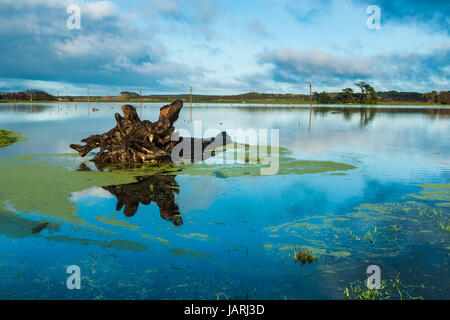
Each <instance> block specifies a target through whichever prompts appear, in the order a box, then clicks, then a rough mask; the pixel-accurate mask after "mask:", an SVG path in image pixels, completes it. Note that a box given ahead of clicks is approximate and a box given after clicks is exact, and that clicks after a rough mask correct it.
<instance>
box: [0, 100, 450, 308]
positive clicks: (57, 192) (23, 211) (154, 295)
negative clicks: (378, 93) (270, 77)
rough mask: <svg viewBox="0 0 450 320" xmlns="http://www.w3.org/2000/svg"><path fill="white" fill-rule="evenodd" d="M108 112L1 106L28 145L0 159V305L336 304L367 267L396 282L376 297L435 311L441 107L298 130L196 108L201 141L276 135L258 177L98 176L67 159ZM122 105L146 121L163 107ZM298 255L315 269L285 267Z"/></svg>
mask: <svg viewBox="0 0 450 320" xmlns="http://www.w3.org/2000/svg"><path fill="white" fill-rule="evenodd" d="M120 105H121V104H115V103H97V104H94V103H91V104H90V106H89V107H88V105H87V104H85V103H77V104H75V103H70V104H34V105H31V104H22V105H20V104H0V128H1V129H6V130H11V131H17V132H22V133H23V135H24V137H26V138H28V140H27V141H25V142H21V143H16V144H13V145H10V146H8V147H5V148H0V299H214V300H215V299H221V300H222V299H345V298H346V294H345V293H344V292H345V291H346V289H349V288H353V287H354V286H355V285H357V284H360V285H362V286H364V282H365V279H366V278H367V274H366V270H367V267H368V266H370V265H377V266H379V267H380V270H381V280H382V281H384V282H386V284H388V285H390V284H392V281H394V280H399V281H400V282H401V286H400V287H399V290H395V292H393V293H392V295H391V296H390V297H389V298H393V299H399V298H403V299H405V298H418V297H422V298H424V299H448V298H449V296H450V279H449V273H448V268H449V254H450V217H449V214H450V109H449V108H435V109H429V110H423V109H420V108H405V107H398V108H397V107H393V108H396V109H395V112H394V110H389V109H390V108H386V107H383V108H381V107H380V108H364V107H355V106H352V107H351V108H341V107H334V108H325V107H324V108H315V109H314V111H313V112H312V114H311V121H310V110H309V109H300V108H286V107H282V106H275V107H270V108H265V107H261V106H260V107H251V106H236V105H233V106H218V105H214V106H211V105H210V106H197V105H196V106H195V107H194V109H193V112H192V117H193V120H194V122H193V123H197V127H198V124H201V126H202V132H204V131H206V130H208V129H218V130H220V131H225V130H228V129H239V128H242V129H244V130H247V129H249V128H254V129H255V130H259V129H266V130H267V131H268V132H269V134H268V136H269V137H270V130H271V129H278V130H279V131H278V132H279V145H280V149H282V150H284V151H283V152H280V157H281V159H280V169H279V171H278V173H277V174H274V175H260V174H258V172H259V171H258V170H254V168H251V167H247V164H245V163H244V164H216V163H214V162H211V163H207V164H192V165H186V166H183V167H182V168H177V169H176V170H169V171H167V170H166V167H164V169H163V168H162V167H161V168H158V167H157V166H156V167H155V166H145V167H141V168H115V169H111V168H106V169H105V168H97V167H96V166H95V165H94V164H93V163H92V162H91V161H89V159H90V158H92V154H91V155H88V156H87V157H86V158H80V157H79V156H78V155H77V154H75V153H74V152H73V150H71V149H70V148H69V144H71V143H80V140H81V139H83V138H86V137H87V136H89V135H91V134H99V133H103V132H106V131H108V130H109V129H111V128H113V127H114V126H115V120H114V113H116V112H121V111H120ZM135 106H136V107H137V111H138V113H140V114H141V118H142V119H148V120H150V121H154V120H156V119H157V117H158V115H159V107H161V106H162V104H160V103H158V104H144V105H143V106H142V108H140V105H139V104H135ZM97 109H98V111H97ZM189 120H190V112H189V105H188V104H186V105H185V107H184V108H183V110H182V111H181V113H180V118H179V120H178V121H177V122H176V123H175V126H176V128H183V129H186V130H189V132H192V133H193V135H196V136H198V132H195V133H194V128H193V123H191V122H190V121H189ZM269 144H270V141H269ZM248 165H249V166H250V164H248ZM102 170H103V171H102ZM300 248H302V249H308V250H309V251H310V252H311V253H312V254H313V255H314V256H315V257H316V258H317V260H316V261H314V262H313V263H307V264H302V263H300V262H296V261H295V259H294V258H293V254H294V251H295V250H296V249H300ZM72 265H77V266H79V267H80V270H81V289H80V290H77V289H74V290H69V289H68V288H67V286H66V280H67V278H68V277H69V276H70V274H68V273H67V272H66V271H67V268H68V267H69V266H72Z"/></svg>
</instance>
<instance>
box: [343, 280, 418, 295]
mask: <svg viewBox="0 0 450 320" xmlns="http://www.w3.org/2000/svg"><path fill="white" fill-rule="evenodd" d="M421 288H423V286H421ZM344 297H345V298H346V299H351V300H389V299H395V300H423V297H421V296H413V295H411V294H410V293H409V292H408V291H407V289H406V286H405V285H404V284H403V283H402V282H401V281H400V277H399V275H397V276H395V277H394V278H392V279H389V280H387V281H383V282H382V283H381V288H380V289H369V288H367V287H366V286H365V285H364V284H361V283H360V282H354V283H350V286H349V287H347V288H345V290H344Z"/></svg>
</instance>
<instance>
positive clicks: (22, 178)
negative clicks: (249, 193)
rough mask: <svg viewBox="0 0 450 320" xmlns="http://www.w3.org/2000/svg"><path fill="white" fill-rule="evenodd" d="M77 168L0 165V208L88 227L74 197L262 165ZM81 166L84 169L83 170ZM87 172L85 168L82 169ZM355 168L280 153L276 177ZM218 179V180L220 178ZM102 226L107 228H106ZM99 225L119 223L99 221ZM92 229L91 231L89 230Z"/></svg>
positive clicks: (51, 163)
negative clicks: (142, 179)
mask: <svg viewBox="0 0 450 320" xmlns="http://www.w3.org/2000/svg"><path fill="white" fill-rule="evenodd" d="M79 164H80V161H79V158H78V157H77V155H76V154H75V153H69V154H55V155H23V156H18V157H15V158H6V159H3V160H2V161H1V163H0V175H1V176H2V179H1V180H0V190H2V191H0V206H2V205H3V206H5V204H6V202H8V203H9V204H10V205H11V206H12V207H13V208H14V209H15V210H17V211H19V212H22V213H26V214H31V213H33V214H38V215H39V216H45V217H50V218H53V219H57V220H61V221H64V222H67V223H71V224H75V225H87V223H86V221H85V220H84V219H83V218H81V217H79V216H77V214H76V213H77V211H78V210H77V208H76V203H75V202H74V201H71V200H70V198H71V196H72V193H73V192H77V191H83V190H86V189H89V188H92V187H96V186H100V187H101V186H108V185H118V184H126V183H132V182H136V178H135V177H136V176H148V175H154V174H169V175H174V174H175V175H179V174H188V175H195V176H198V175H200V176H205V175H206V176H216V177H222V178H228V177H239V176H244V175H245V176H247V175H250V176H252V175H260V169H261V167H262V165H261V164H254V165H252V164H244V165H239V164H231V165H230V164H204V163H202V164H172V163H163V164H139V165H126V166H125V165H120V164H117V165H110V166H108V167H107V168H105V169H106V170H107V171H98V170H96V169H95V168H92V169H90V170H88V171H77V170H76V168H77V167H78V165H79ZM85 166H86V164H85ZM86 167H87V168H89V167H88V166H86ZM354 168H355V167H354V166H351V165H348V164H342V163H334V162H330V161H302V160H296V159H294V158H293V157H292V156H291V155H290V153H289V152H288V151H287V150H286V149H283V148H280V168H279V170H278V173H277V174H278V175H283V174H307V173H322V172H327V171H342V170H351V169H354ZM219 173H220V174H219ZM105 221H106V222H105ZM102 222H104V223H110V224H114V223H116V224H117V223H118V222H117V221H112V220H110V221H107V220H103V221H102ZM91 227H92V226H91Z"/></svg>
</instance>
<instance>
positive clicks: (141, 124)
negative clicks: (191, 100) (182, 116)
mask: <svg viewBox="0 0 450 320" xmlns="http://www.w3.org/2000/svg"><path fill="white" fill-rule="evenodd" d="M182 107H183V102H182V101H181V100H176V101H175V102H173V103H171V104H170V105H166V106H164V107H162V108H161V109H160V114H159V119H158V121H157V122H150V121H148V120H144V121H141V119H140V118H139V115H138V114H137V112H136V109H135V108H134V107H133V106H131V105H124V106H122V111H123V114H124V116H123V117H122V116H121V115H120V114H119V113H116V114H115V118H116V122H117V125H116V127H114V128H113V129H111V130H109V131H108V132H106V133H103V134H100V135H91V136H89V137H88V138H86V139H83V140H81V141H82V142H84V143H85V145H84V146H82V145H78V144H71V145H70V147H71V148H72V149H74V150H76V151H77V152H78V153H79V154H80V156H82V157H84V156H86V155H87V154H88V153H89V152H90V151H91V150H93V149H96V148H100V151H99V152H98V153H97V154H96V155H95V157H94V159H93V160H94V161H95V162H99V163H126V162H128V163H144V162H161V161H169V160H170V154H171V151H172V149H173V147H174V146H175V145H176V144H177V143H178V141H172V140H171V136H172V133H173V132H174V129H175V128H174V126H173V124H174V122H175V121H177V119H178V115H179V113H180V110H181V108H182Z"/></svg>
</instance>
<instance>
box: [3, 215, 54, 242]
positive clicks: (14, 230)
mask: <svg viewBox="0 0 450 320" xmlns="http://www.w3.org/2000/svg"><path fill="white" fill-rule="evenodd" d="M43 223H48V224H47V225H46V227H45V230H47V232H57V231H58V230H59V229H60V227H61V223H58V222H48V221H44V220H31V219H27V218H24V217H22V216H20V215H18V214H16V213H13V212H8V211H0V233H1V234H3V235H5V236H6V237H8V238H12V239H19V238H25V237H37V236H39V233H33V230H34V229H35V228H38V227H39V226H40V225H42V224H43Z"/></svg>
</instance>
